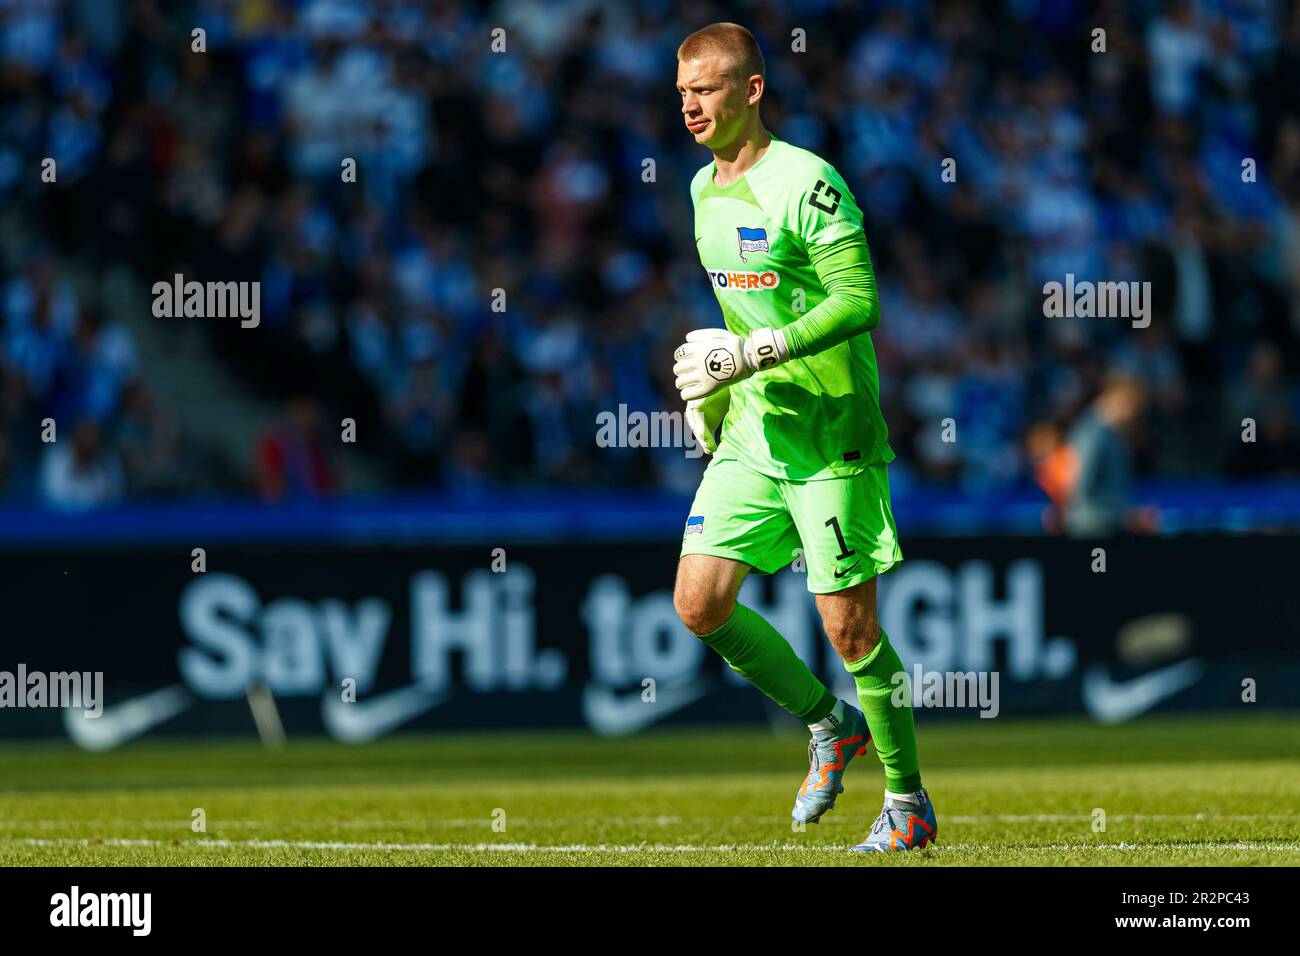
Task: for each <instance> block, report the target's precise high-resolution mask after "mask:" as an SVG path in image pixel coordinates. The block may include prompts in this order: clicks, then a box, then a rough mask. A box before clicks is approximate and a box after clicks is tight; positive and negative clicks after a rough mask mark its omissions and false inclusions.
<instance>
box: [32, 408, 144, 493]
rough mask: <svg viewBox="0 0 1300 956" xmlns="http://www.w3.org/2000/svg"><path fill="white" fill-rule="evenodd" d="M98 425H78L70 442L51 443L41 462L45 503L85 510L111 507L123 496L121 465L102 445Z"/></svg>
mask: <svg viewBox="0 0 1300 956" xmlns="http://www.w3.org/2000/svg"><path fill="white" fill-rule="evenodd" d="M102 439H103V432H102V429H101V427H100V425H99V423H98V422H95V421H91V420H90V419H84V420H82V421H80V422H78V423H77V425H76V428H75V430H74V431H73V434H72V439H71V441H69V440H68V439H66V438H65V439H63V440H61V441H53V442H50V443H49V445H48V446H47V447H46V451H45V457H44V458H43V459H42V461H41V473H40V495H41V500H42V501H44V502H45V504H47V505H50V506H51V507H54V508H60V509H63V510H67V511H85V510H89V509H92V508H97V507H100V506H103V505H108V504H112V503H113V502H115V501H117V500H118V498H120V497H121V496H122V492H123V489H124V481H123V475H122V464H121V462H120V461H119V460H118V457H117V454H116V453H115V452H113V451H112V450H111V449H108V448H105V447H104V445H103V441H102Z"/></svg>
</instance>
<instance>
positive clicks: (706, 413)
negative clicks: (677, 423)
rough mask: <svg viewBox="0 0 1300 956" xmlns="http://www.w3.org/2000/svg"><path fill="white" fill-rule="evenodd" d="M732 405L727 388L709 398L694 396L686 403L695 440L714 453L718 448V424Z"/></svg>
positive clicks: (688, 421) (687, 421)
mask: <svg viewBox="0 0 1300 956" xmlns="http://www.w3.org/2000/svg"><path fill="white" fill-rule="evenodd" d="M730 407H731V393H730V392H728V391H727V390H726V389H725V388H724V389H722V390H720V391H717V392H714V393H713V394H712V395H710V396H709V397H708V398H693V399H691V400H690V401H689V402H687V403H686V424H687V425H689V426H690V427H691V431H693V432H694V433H695V440H696V441H698V442H699V443H700V445H701V446H702V447H703V448H704V450H705V451H706V452H708V453H709V454H710V455H712V454H713V453H714V452H715V451H717V450H718V438H717V435H718V426H719V425H721V424H722V420H723V419H724V418H726V417H727V409H728V408H730Z"/></svg>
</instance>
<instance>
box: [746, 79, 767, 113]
mask: <svg viewBox="0 0 1300 956" xmlns="http://www.w3.org/2000/svg"><path fill="white" fill-rule="evenodd" d="M766 85H767V84H766V81H765V80H764V79H763V77H762V74H759V73H755V74H754V75H753V76H751V77H750V78H749V90H748V96H747V97H746V102H747V103H749V105H750V106H755V105H757V104H758V101H759V100H761V99H762V98H763V90H764V89H766Z"/></svg>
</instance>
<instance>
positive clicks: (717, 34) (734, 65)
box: [677, 23, 767, 80]
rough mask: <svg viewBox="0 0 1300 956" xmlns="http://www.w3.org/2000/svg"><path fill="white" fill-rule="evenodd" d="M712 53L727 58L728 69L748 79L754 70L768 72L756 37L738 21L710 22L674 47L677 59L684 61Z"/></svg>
mask: <svg viewBox="0 0 1300 956" xmlns="http://www.w3.org/2000/svg"><path fill="white" fill-rule="evenodd" d="M713 54H717V55H719V56H721V57H722V58H723V59H724V60H726V62H727V66H728V69H729V71H730V72H731V73H732V74H733V75H734V76H738V77H739V78H740V79H743V80H747V79H749V78H750V77H751V76H753V75H754V74H756V73H757V74H758V75H759V76H761V77H764V78H766V76H767V66H766V64H765V63H764V62H763V51H762V50H760V49H759V48H758V41H757V40H755V39H754V34H752V33H750V32H749V31H748V30H746V29H745V28H744V27H742V26H741V25H740V24H739V23H710V24H709V25H708V26H707V27H704V28H702V29H699V30H696V31H695V32H694V33H692V34H691V35H690V36H688V37H687V38H686V39H685V40H683V41H682V45H681V46H679V47H678V48H677V59H679V60H683V61H684V60H698V59H700V58H701V57H705V56H711V55H713Z"/></svg>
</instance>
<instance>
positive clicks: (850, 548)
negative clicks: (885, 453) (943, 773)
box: [786, 465, 937, 849]
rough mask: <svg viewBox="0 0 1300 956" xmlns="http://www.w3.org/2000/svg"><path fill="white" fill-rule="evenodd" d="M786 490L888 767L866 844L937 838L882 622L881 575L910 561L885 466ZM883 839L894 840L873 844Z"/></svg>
mask: <svg viewBox="0 0 1300 956" xmlns="http://www.w3.org/2000/svg"><path fill="white" fill-rule="evenodd" d="M786 496H787V499H788V500H789V501H790V503H791V513H792V514H793V515H794V518H795V522H796V524H797V525H798V527H799V531H800V536H801V540H802V541H803V543H804V547H805V549H806V555H807V561H808V588H809V590H810V591H812V592H813V593H814V595H815V596H816V602H817V610H818V613H819V614H820V615H821V618H822V625H823V627H824V628H825V630H826V634H827V636H828V637H829V638H830V641H831V644H832V646H834V648H835V650H836V652H837V653H838V654H839V656H840V658H841V660H842V661H843V662H844V667H845V669H846V670H847V671H848V672H849V674H850V675H852V677H853V681H854V684H855V685H856V687H857V692H858V702H859V703H860V704H861V705H862V712H863V714H864V715H865V718H866V723H867V726H868V727H869V728H870V731H871V739H872V742H873V743H874V745H875V748H876V753H877V755H878V756H879V757H880V762H881V764H882V765H883V766H884V768H885V791H886V808H885V811H884V812H882V814H881V819H878V820H877V828H880V827H882V826H884V825H886V824H888V826H887V828H886V830H885V831H883V837H882V831H879V830H878V829H877V828H873V831H872V836H870V837H868V839H867V841H865V842H866V843H871V844H872V845H871V846H869V847H866V846H865V845H864V847H863V848H867V849H904V848H910V847H911V846H913V845H916V846H921V845H924V844H925V843H928V842H929V841H930V840H931V839H933V837H934V834H935V832H936V830H937V824H936V823H935V821H934V811H933V807H931V806H930V803H929V798H928V797H927V796H926V794H925V791H924V790H923V789H922V787H921V772H920V762H919V757H918V753H917V748H916V727H915V723H914V721H913V718H912V709H911V706H910V702H909V700H908V699H907V698H906V697H904V699H903V703H902V704H901V705H900V706H895V704H894V696H895V695H894V690H895V687H896V686H897V685H896V683H895V675H900V674H903V673H904V672H903V664H902V661H900V660H899V658H898V653H897V652H896V651H895V650H894V648H893V645H892V644H891V643H890V641H889V635H888V634H886V633H885V632H884V631H883V630H881V628H880V624H879V618H878V616H877V608H876V580H877V577H878V576H879V575H880V574H882V573H883V572H885V571H887V570H889V569H890V568H892V567H893V566H894V565H896V564H897V563H898V562H900V561H901V560H902V559H903V554H902V550H901V548H900V547H899V544H898V532H897V529H896V528H895V526H894V519H893V515H892V513H891V510H890V502H889V484H888V477H887V474H886V471H885V467H884V466H883V465H879V466H875V467H873V468H869V469H867V470H865V471H864V472H862V473H861V474H859V475H855V476H853V477H851V478H836V479H829V480H825V481H812V482H803V483H799V484H792V485H789V486H787V487H786ZM899 814H901V816H899ZM895 817H897V819H895ZM882 820H883V821H884V824H882ZM899 820H901V821H903V822H904V823H906V828H905V829H904V831H903V833H902V835H901V837H900V836H897V835H896V834H895V833H894V830H895V829H896V828H895V827H894V826H893V825H892V824H893V823H897V822H898V821H899ZM881 839H883V840H884V842H885V844H887V845H884V846H877V845H875V842H879V840H881ZM873 841H875V842H873ZM855 849H858V848H857V847H855Z"/></svg>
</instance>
